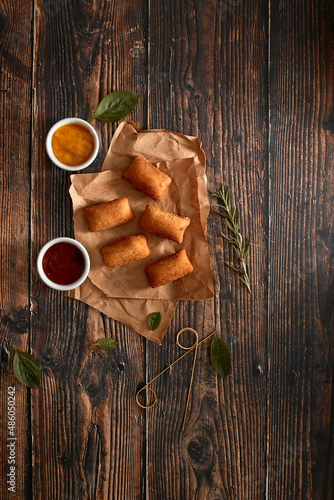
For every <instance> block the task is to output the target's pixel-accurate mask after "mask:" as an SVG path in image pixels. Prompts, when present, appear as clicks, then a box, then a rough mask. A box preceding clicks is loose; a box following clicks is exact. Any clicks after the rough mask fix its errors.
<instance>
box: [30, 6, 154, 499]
mask: <svg viewBox="0 0 334 500" xmlns="http://www.w3.org/2000/svg"><path fill="white" fill-rule="evenodd" d="M132 12H133V16H132ZM142 14H143V15H144V14H145V9H144V8H143V6H142V4H141V3H139V4H138V8H137V9H134V5H133V3H132V4H131V6H130V3H128V2H122V4H120V3H118V2H103V1H101V2H96V3H95V4H91V3H89V2H84V3H83V4H82V3H80V2H59V4H58V8H56V7H54V8H52V9H51V10H48V9H47V8H46V5H45V2H37V4H36V17H35V27H36V30H35V32H36V35H35V43H34V58H35V61H36V64H35V68H34V87H35V89H36V105H35V129H34V157H33V166H34V167H33V186H32V189H33V193H34V195H33V197H32V228H33V229H32V234H33V240H32V256H33V260H34V259H35V258H36V256H37V252H38V250H39V248H40V247H41V246H42V245H43V244H44V243H45V242H46V241H47V240H48V239H50V238H52V237H57V236H62V235H67V236H71V235H72V234H73V233H72V231H73V226H72V207H71V201H70V197H69V195H68V188H69V185H70V179H69V175H68V173H66V172H64V171H62V170H60V169H58V168H56V167H55V166H54V165H52V164H51V163H50V161H49V160H48V159H47V157H46V154H45V148H44V140H45V136H46V133H47V131H48V129H49V128H50V126H51V125H52V124H53V123H54V122H55V121H57V120H58V119H61V118H64V117H66V116H79V117H82V118H86V119H87V118H89V117H90V116H91V115H92V114H93V112H94V110H95V108H96V106H97V104H98V102H99V100H100V99H101V98H102V97H103V96H104V95H105V94H107V93H108V92H111V91H113V90H117V89H124V88H128V89H129V90H134V91H137V92H138V93H139V94H142V92H143V89H142V88H141V84H142V83H141V82H142V81H144V82H145V74H144V60H143V58H145V52H144V53H143V52H142V51H141V50H139V51H135V52H134V53H133V54H132V52H131V51H132V49H133V47H135V48H136V44H137V43H138V40H140V41H141V43H143V40H145V34H143V33H142V24H143V22H142ZM134 26H136V31H135V32H134V33H132V32H131V30H133V27H134ZM132 75H136V78H133V77H132ZM135 117H136V118H137V119H138V120H140V121H142V122H144V123H145V118H144V119H143V118H142V117H143V111H142V109H139V110H138V111H137V112H136V114H135ZM94 126H95V128H96V129H97V132H98V134H99V136H100V139H101V148H100V154H99V157H98V159H97V160H96V161H95V163H94V165H93V166H91V167H90V169H89V170H90V171H99V170H100V168H101V165H102V161H103V158H104V156H105V154H106V152H107V148H108V146H109V141H110V138H111V131H112V127H111V126H110V125H109V126H108V125H100V124H99V122H94ZM32 283H33V287H32V292H33V298H34V301H35V302H36V304H38V307H37V308H36V311H35V313H34V316H33V319H32V324H31V337H32V344H33V345H34V348H35V349H36V350H38V351H39V352H40V353H41V356H42V370H43V382H42V388H41V390H39V391H38V392H36V393H34V394H33V397H32V433H33V457H34V460H35V467H34V470H33V494H34V498H36V499H37V498H41V499H43V500H44V499H52V500H53V499H56V498H59V499H62V500H63V499H72V498H89V499H91V498H131V497H133V496H134V497H138V495H139V494H140V490H141V487H142V476H143V467H144V465H145V461H144V460H143V453H144V451H143V443H144V439H143V437H142V436H143V426H142V422H141V416H140V415H139V412H138V409H137V405H136V403H135V400H134V394H135V391H136V387H137V377H136V376H133V375H132V374H137V373H139V374H142V373H143V361H144V355H143V347H144V345H145V342H144V341H143V340H142V339H141V338H140V337H139V336H138V335H134V333H133V332H132V331H129V330H128V329H126V328H125V327H124V326H122V325H120V324H118V323H117V324H116V323H115V322H114V321H112V320H110V321H109V320H107V319H106V318H104V317H103V315H101V314H100V313H99V312H98V311H95V310H93V309H90V308H88V307H87V306H86V305H84V304H80V303H74V302H73V301H72V300H70V299H68V298H67V297H65V296H64V295H63V294H61V293H58V292H54V291H51V290H50V289H48V288H47V287H45V286H44V285H42V283H41V281H40V280H39V279H37V276H36V274H35V273H33V276H32ZM103 336H112V337H114V338H116V339H117V340H118V342H119V345H120V349H117V350H115V351H112V352H110V353H108V352H105V351H99V350H97V349H96V348H92V347H91V343H92V342H93V341H94V340H95V339H96V338H99V337H103ZM140 378H142V376H140ZM128 471H133V474H129V473H128Z"/></svg>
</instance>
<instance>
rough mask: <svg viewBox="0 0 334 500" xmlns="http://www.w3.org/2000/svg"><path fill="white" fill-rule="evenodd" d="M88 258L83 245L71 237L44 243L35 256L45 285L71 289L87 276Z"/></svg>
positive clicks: (64, 289) (57, 288) (59, 288)
mask: <svg viewBox="0 0 334 500" xmlns="http://www.w3.org/2000/svg"><path fill="white" fill-rule="evenodd" d="M89 269H90V259H89V255H88V252H87V250H86V249H85V247H84V246H83V245H82V244H81V243H79V242H78V241H76V240H74V239H73V238H66V237H62V238H55V239H54V240H51V241H49V242H48V243H46V244H45V245H44V246H43V247H42V249H41V250H40V252H39V254H38V257H37V271H38V274H39V276H40V278H41V279H42V280H43V281H44V283H45V284H46V285H48V286H49V287H51V288H54V289H55V290H63V291H66V290H72V289H73V288H76V287H78V286H80V285H81V284H82V283H83V282H84V281H85V279H86V278H87V276H88V273H89Z"/></svg>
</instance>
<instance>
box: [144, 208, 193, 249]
mask: <svg viewBox="0 0 334 500" xmlns="http://www.w3.org/2000/svg"><path fill="white" fill-rule="evenodd" d="M189 224H190V219H189V217H181V216H179V215H175V214H171V213H170V212H166V211H165V210H162V209H161V208H158V207H156V206H154V205H146V208H145V211H144V213H143V214H142V216H141V218H140V220H139V226H140V227H141V229H143V230H144V231H148V232H149V233H153V234H156V235H157V236H160V238H167V239H168V240H172V241H176V243H182V241H183V235H184V231H185V230H186V228H187V227H188V226H189Z"/></svg>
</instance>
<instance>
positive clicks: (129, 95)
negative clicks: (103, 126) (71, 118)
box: [92, 90, 139, 123]
mask: <svg viewBox="0 0 334 500" xmlns="http://www.w3.org/2000/svg"><path fill="white" fill-rule="evenodd" d="M138 102H139V95H138V94H135V93H134V92H128V91H127V90H118V91H117V92H112V93H111V94H108V95H106V96H105V97H104V98H103V99H102V101H101V102H100V104H99V105H98V107H97V110H96V111H95V114H94V116H93V118H95V119H96V120H100V121H101V122H105V123H114V122H118V121H119V120H122V119H123V118H125V117H126V116H128V114H129V113H131V111H133V110H134V109H135V107H136V106H137V104H138ZM93 118H92V119H93Z"/></svg>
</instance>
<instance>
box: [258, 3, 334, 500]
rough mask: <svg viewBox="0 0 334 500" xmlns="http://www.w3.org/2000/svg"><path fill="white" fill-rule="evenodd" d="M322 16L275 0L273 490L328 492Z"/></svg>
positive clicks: (329, 171)
mask: <svg viewBox="0 0 334 500" xmlns="http://www.w3.org/2000/svg"><path fill="white" fill-rule="evenodd" d="M329 22H330V13H329V11H328V5H327V6H326V4H325V2H315V1H304V2H302V3H290V2H280V4H279V5H278V4H274V3H273V4H272V16H271V30H270V43H271V50H270V81H269V88H270V144H269V147H270V167H269V168H270V180H271V186H270V187H271V196H270V206H269V216H270V229H269V255H270V264H271V265H270V277H269V280H270V284H269V330H268V331H269V339H268V340H269V341H268V359H269V360H270V372H269V387H268V389H269V391H268V397H269V399H268V410H269V426H268V438H269V449H268V465H269V467H268V475H267V486H266V493H267V495H268V496H269V497H270V498H280V497H282V496H284V495H285V494H286V492H289V496H290V497H291V498H303V499H307V498H331V497H332V496H333V483H332V479H330V474H331V473H330V472H329V471H330V470H332V467H333V449H332V443H333V434H332V432H333V430H332V429H331V426H330V419H331V412H332V411H333V399H332V390H333V387H332V376H333V363H332V361H333V358H332V355H333V352H331V349H332V345H331V344H332V340H331V341H329V340H330V337H331V335H332V332H333V275H332V276H330V274H329V273H328V270H329V267H330V266H331V264H330V259H332V258H333V254H332V252H333V203H330V202H329V200H328V196H330V197H331V201H332V202H333V192H334V191H333V187H334V186H333V180H334V177H333V168H332V165H331V163H330V161H328V160H329V158H328V156H332V154H333V134H332V133H330V134H328V130H326V129H325V128H324V125H323V124H324V122H325V123H328V122H330V121H332V120H333V115H332V114H331V113H333V73H332V69H330V65H331V63H330V61H333V39H332V38H329V36H330V34H329V31H328V29H327V28H326V26H327V27H328V26H329ZM331 36H332V35H331ZM328 70H329V73H328V72H327V71H328ZM329 193H331V194H329ZM330 205H331V207H330ZM319 250H320V251H319ZM319 278H320V280H321V282H319ZM319 290H322V292H321V297H319ZM324 311H326V312H325V313H324ZM271 436H275V439H272V438H271ZM270 438H271V439H270ZM287 469H288V473H287Z"/></svg>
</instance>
